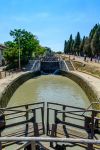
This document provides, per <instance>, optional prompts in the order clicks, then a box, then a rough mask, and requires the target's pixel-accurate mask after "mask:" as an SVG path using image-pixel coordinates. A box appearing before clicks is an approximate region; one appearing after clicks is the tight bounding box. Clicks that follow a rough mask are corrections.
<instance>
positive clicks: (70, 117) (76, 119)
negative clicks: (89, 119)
mask: <svg viewBox="0 0 100 150" xmlns="http://www.w3.org/2000/svg"><path fill="white" fill-rule="evenodd" d="M65 117H67V118H72V119H76V120H81V121H84V119H81V118H77V117H71V116H67V115H66V116H65Z"/></svg>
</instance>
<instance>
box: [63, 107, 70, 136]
mask: <svg viewBox="0 0 100 150" xmlns="http://www.w3.org/2000/svg"><path fill="white" fill-rule="evenodd" d="M65 109H66V106H64V105H63V111H65ZM65 117H66V115H65V112H63V113H62V121H63V122H65ZM63 130H64V133H65V136H66V137H69V135H68V132H67V129H66V125H63Z"/></svg>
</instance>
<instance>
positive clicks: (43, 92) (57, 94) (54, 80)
mask: <svg viewBox="0 0 100 150" xmlns="http://www.w3.org/2000/svg"><path fill="white" fill-rule="evenodd" d="M40 101H45V102H47V101H48V102H57V103H63V104H68V105H73V106H80V107H84V108H87V107H88V106H89V104H90V103H89V100H88V98H87V96H86V94H85V93H84V91H83V90H82V89H81V88H80V87H79V86H78V85H77V84H76V83H75V82H73V81H72V80H70V79H68V78H66V77H63V76H55V75H43V76H39V77H36V78H33V79H30V80H28V81H27V82H25V83H24V84H22V85H21V86H20V87H19V88H18V89H17V90H16V91H15V93H14V94H13V96H12V98H11V100H10V101H9V103H8V107H10V106H16V105H22V104H27V103H34V102H40Z"/></svg>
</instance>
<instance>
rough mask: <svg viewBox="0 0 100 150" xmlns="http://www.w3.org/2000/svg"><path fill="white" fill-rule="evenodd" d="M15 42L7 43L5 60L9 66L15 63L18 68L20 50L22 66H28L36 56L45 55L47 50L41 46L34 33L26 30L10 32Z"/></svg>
mask: <svg viewBox="0 0 100 150" xmlns="http://www.w3.org/2000/svg"><path fill="white" fill-rule="evenodd" d="M10 35H11V36H12V37H13V41H8V42H5V45H6V49H5V54H4V56H5V59H6V60H7V61H8V63H9V64H13V63H15V64H16V65H17V66H18V60H19V49H20V60H21V65H23V64H26V63H27V62H28V60H29V59H30V58H32V57H33V54H34V55H36V56H37V55H43V54H44V52H45V48H44V47H42V46H41V45H40V44H39V40H38V39H37V37H36V36H35V35H33V34H32V33H30V32H28V31H25V30H24V29H23V30H21V29H14V31H10Z"/></svg>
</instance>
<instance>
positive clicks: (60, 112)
mask: <svg viewBox="0 0 100 150" xmlns="http://www.w3.org/2000/svg"><path fill="white" fill-rule="evenodd" d="M90 111H92V110H87V112H90ZM70 112H84V111H76V110H75V111H73V110H72V111H58V113H70ZM76 115H77V114H76Z"/></svg>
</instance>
